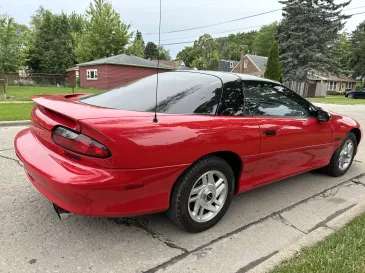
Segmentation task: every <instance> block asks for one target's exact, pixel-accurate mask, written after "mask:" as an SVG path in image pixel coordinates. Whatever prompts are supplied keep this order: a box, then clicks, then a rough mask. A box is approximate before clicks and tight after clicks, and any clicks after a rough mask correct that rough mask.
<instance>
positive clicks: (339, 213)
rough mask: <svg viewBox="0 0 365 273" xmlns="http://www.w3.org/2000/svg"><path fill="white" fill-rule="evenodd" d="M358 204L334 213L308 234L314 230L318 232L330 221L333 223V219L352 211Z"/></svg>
mask: <svg viewBox="0 0 365 273" xmlns="http://www.w3.org/2000/svg"><path fill="white" fill-rule="evenodd" d="M356 205H357V204H352V205H351V206H348V207H346V208H344V209H341V210H338V211H336V212H334V213H332V214H331V215H330V216H328V217H327V218H326V219H324V220H323V221H321V222H319V223H318V224H317V225H315V226H314V227H313V228H311V229H310V230H308V233H310V232H312V231H313V230H316V229H317V228H319V227H323V226H325V225H326V224H327V223H328V222H329V221H331V220H332V219H334V218H336V217H337V216H339V215H341V214H342V213H345V212H346V211H348V210H350V209H352V208H353V207H355V206H356Z"/></svg>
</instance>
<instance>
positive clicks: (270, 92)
mask: <svg viewBox="0 0 365 273" xmlns="http://www.w3.org/2000/svg"><path fill="white" fill-rule="evenodd" d="M244 92H245V97H246V108H247V109H246V110H248V111H249V113H251V115H253V116H275V117H311V116H313V115H312V109H311V104H310V103H309V102H308V101H307V100H305V99H304V98H302V97H301V96H299V95H298V94H297V93H295V92H294V91H291V90H290V89H288V88H286V87H284V86H281V85H277V84H273V83H268V82H245V84H244Z"/></svg>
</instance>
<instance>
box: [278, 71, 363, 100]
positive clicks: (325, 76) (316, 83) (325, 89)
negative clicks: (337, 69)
mask: <svg viewBox="0 0 365 273" xmlns="http://www.w3.org/2000/svg"><path fill="white" fill-rule="evenodd" d="M307 78H308V80H307V81H306V82H295V81H287V82H284V85H285V86H286V87H288V88H290V89H292V90H294V91H295V92H297V93H298V94H300V95H301V96H303V97H305V98H307V97H325V96H326V95H327V94H328V93H329V92H337V93H344V92H345V91H351V90H355V89H356V82H357V81H356V80H355V79H353V78H351V77H347V76H345V75H335V74H332V73H329V72H319V71H314V70H313V71H310V72H308V74H307Z"/></svg>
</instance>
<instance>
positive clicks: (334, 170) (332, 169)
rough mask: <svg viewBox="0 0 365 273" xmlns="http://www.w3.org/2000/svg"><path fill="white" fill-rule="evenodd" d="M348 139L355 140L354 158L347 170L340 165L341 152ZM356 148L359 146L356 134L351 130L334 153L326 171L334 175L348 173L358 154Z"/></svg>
mask: <svg viewBox="0 0 365 273" xmlns="http://www.w3.org/2000/svg"><path fill="white" fill-rule="evenodd" d="M348 140H351V141H352V142H353V144H354V151H353V154H352V158H351V161H350V164H349V166H348V167H347V168H346V169H345V170H341V169H340V167H339V159H340V154H341V150H342V148H343V146H344V145H345V143H346V142H347V141H348ZM356 148H357V139H356V136H355V134H354V133H352V132H350V133H348V134H347V135H346V137H345V138H344V140H343V141H342V143H341V145H340V146H339V147H338V148H337V150H336V152H335V153H334V154H333V155H332V158H331V161H330V164H329V165H328V166H326V167H325V168H324V171H325V173H327V174H329V175H331V176H334V177H338V176H342V175H344V174H345V173H347V171H348V170H349V169H350V167H351V165H352V162H353V161H354V157H355V154H356Z"/></svg>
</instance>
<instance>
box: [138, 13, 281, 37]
mask: <svg viewBox="0 0 365 273" xmlns="http://www.w3.org/2000/svg"><path fill="white" fill-rule="evenodd" d="M277 11H281V9H275V10H271V11H267V12H262V13H257V14H253V15H250V16H246V17H242V18H237V19H233V20H229V21H224V22H220V23H215V24H211V25H205V26H200V27H193V28H186V29H178V30H171V31H165V32H161V33H164V34H166V33H176V32H183V31H189V30H195V29H201V28H207V27H212V26H218V25H223V24H228V23H232V22H237V21H241V20H245V19H249V18H253V17H257V16H261V15H265V14H269V13H273V12H277ZM154 34H158V33H156V32H151V33H146V34H144V35H154Z"/></svg>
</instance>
